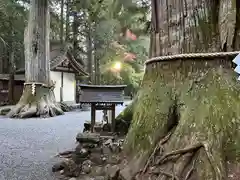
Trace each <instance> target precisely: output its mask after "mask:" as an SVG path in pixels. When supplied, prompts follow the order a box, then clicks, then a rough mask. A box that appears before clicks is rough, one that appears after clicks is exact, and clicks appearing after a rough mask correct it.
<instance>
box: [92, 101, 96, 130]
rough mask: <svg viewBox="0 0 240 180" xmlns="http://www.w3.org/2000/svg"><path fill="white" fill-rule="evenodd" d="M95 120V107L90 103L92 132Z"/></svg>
mask: <svg viewBox="0 0 240 180" xmlns="http://www.w3.org/2000/svg"><path fill="white" fill-rule="evenodd" d="M95 121H96V108H95V104H92V105H91V132H92V133H93V131H94V126H95Z"/></svg>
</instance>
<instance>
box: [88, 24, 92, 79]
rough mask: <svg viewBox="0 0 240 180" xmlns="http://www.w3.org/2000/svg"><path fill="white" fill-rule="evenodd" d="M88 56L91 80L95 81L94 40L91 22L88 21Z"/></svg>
mask: <svg viewBox="0 0 240 180" xmlns="http://www.w3.org/2000/svg"><path fill="white" fill-rule="evenodd" d="M87 58H88V61H87V62H88V65H87V67H88V73H89V82H91V83H93V40H92V31H91V22H89V23H88V32H87Z"/></svg>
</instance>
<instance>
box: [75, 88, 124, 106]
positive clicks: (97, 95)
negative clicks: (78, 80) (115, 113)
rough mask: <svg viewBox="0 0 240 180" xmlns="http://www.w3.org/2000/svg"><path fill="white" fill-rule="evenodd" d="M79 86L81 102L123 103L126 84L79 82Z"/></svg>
mask: <svg viewBox="0 0 240 180" xmlns="http://www.w3.org/2000/svg"><path fill="white" fill-rule="evenodd" d="M78 86H80V88H81V96H80V103H82V104H96V103H110V104H123V101H124V95H123V90H124V88H125V87H126V85H116V86H113V85H86V84H79V85H78Z"/></svg>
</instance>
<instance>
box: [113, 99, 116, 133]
mask: <svg viewBox="0 0 240 180" xmlns="http://www.w3.org/2000/svg"><path fill="white" fill-rule="evenodd" d="M115 108H116V106H115V104H113V105H112V132H115V127H116V121H115Z"/></svg>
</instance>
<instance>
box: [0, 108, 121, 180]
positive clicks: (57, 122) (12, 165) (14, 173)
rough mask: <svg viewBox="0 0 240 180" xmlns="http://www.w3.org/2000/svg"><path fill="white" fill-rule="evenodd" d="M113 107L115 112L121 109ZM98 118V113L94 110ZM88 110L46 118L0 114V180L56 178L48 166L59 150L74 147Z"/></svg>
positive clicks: (88, 114)
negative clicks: (24, 117) (0, 115)
mask: <svg viewBox="0 0 240 180" xmlns="http://www.w3.org/2000/svg"><path fill="white" fill-rule="evenodd" d="M123 108H124V107H123V106H118V107H117V108H116V114H118V113H120V112H121V111H122V110H123ZM96 117H97V119H101V117H102V115H101V112H97V115H96ZM85 120H90V112H89V111H87V112H77V111H76V112H69V113H66V114H65V115H63V116H58V117H54V118H47V119H27V120H21V119H8V118H5V117H0V180H55V179H56V178H54V176H53V174H52V173H51V167H52V164H53V163H54V162H56V161H57V159H56V158H54V156H55V155H56V154H57V153H58V152H62V151H65V150H69V149H72V148H74V147H75V146H76V145H75V136H76V134H77V133H78V132H81V131H82V129H83V123H84V121H85Z"/></svg>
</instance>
